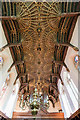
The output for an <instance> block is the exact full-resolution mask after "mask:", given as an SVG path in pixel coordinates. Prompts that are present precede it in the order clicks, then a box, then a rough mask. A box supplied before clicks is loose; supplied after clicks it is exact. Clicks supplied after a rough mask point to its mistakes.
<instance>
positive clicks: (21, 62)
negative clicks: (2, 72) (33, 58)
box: [8, 60, 24, 72]
mask: <svg viewBox="0 0 80 120" xmlns="http://www.w3.org/2000/svg"><path fill="white" fill-rule="evenodd" d="M23 63H24V61H22V60H20V61H15V62H13V64H12V65H11V66H10V68H9V69H8V72H9V71H10V70H11V68H12V67H13V66H16V65H19V64H23Z"/></svg>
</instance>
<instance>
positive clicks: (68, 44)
mask: <svg viewBox="0 0 80 120" xmlns="http://www.w3.org/2000/svg"><path fill="white" fill-rule="evenodd" d="M54 44H55V45H57V46H60V45H61V46H65V47H72V48H73V49H74V50H75V51H79V49H78V48H77V47H76V46H74V45H72V44H71V43H60V42H54Z"/></svg>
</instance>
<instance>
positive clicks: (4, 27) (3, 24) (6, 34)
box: [2, 20, 19, 73]
mask: <svg viewBox="0 0 80 120" xmlns="http://www.w3.org/2000/svg"><path fill="white" fill-rule="evenodd" d="M2 26H3V29H4V34H5V36H6V39H7V41H8V43H10V40H9V36H8V32H7V29H6V26H5V23H4V21H3V20H2ZM9 49H10V52H11V55H12V58H13V61H15V57H14V53H13V50H12V48H11V47H10V48H9ZM16 70H17V73H19V71H18V68H17V67H16Z"/></svg>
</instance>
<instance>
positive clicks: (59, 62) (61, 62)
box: [52, 60, 70, 72]
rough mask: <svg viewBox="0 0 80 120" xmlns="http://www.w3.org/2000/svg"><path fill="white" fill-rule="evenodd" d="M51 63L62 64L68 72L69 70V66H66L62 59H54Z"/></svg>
mask: <svg viewBox="0 0 80 120" xmlns="http://www.w3.org/2000/svg"><path fill="white" fill-rule="evenodd" d="M52 63H55V64H59V65H62V66H64V67H65V68H66V70H67V71H68V72H70V70H69V68H68V67H67V65H66V64H65V63H64V61H55V60H54V61H53V62H52Z"/></svg>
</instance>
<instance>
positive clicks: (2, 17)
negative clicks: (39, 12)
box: [0, 12, 80, 20]
mask: <svg viewBox="0 0 80 120" xmlns="http://www.w3.org/2000/svg"><path fill="white" fill-rule="evenodd" d="M79 15H80V12H70V13H61V14H57V15H55V16H47V17H41V18H42V19H45V18H47V19H50V18H51V19H52V18H57V17H61V18H62V17H73V16H79ZM0 19H2V20H9V19H13V20H17V19H28V20H30V19H29V18H25V17H23V18H21V17H16V16H0ZM34 19H36V17H34Z"/></svg>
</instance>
